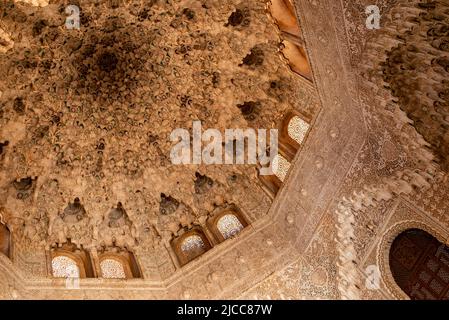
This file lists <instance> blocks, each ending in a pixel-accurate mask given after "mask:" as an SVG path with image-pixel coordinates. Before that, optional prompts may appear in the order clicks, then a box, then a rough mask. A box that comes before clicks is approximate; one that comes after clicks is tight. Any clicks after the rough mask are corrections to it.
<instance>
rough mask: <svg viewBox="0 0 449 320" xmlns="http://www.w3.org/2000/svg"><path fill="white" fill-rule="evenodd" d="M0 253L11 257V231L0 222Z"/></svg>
mask: <svg viewBox="0 0 449 320" xmlns="http://www.w3.org/2000/svg"><path fill="white" fill-rule="evenodd" d="M0 253H3V254H4V255H5V256H7V257H8V258H10V257H11V233H10V232H9V229H8V227H7V226H5V225H4V224H2V223H0Z"/></svg>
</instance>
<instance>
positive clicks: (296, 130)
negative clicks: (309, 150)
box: [287, 116, 310, 144]
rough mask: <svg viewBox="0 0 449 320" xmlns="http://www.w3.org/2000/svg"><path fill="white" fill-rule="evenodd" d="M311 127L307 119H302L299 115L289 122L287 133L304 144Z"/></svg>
mask: <svg viewBox="0 0 449 320" xmlns="http://www.w3.org/2000/svg"><path fill="white" fill-rule="evenodd" d="M309 128H310V125H309V124H308V123H307V122H306V121H305V120H303V119H301V118H300V117H299V116H293V117H291V119H290V121H289V122H288V126H287V133H288V136H289V137H290V138H292V139H293V140H295V141H296V142H297V143H298V144H302V143H303V141H304V139H305V137H306V135H307V132H308V131H309Z"/></svg>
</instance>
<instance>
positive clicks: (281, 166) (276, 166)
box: [273, 154, 291, 182]
mask: <svg viewBox="0 0 449 320" xmlns="http://www.w3.org/2000/svg"><path fill="white" fill-rule="evenodd" d="M290 167H291V164H290V162H289V161H288V160H287V159H285V158H284V157H283V156H282V155H280V154H278V155H276V156H275V157H274V159H273V171H274V174H275V175H276V177H277V178H278V179H279V180H281V181H282V182H284V181H285V178H286V177H287V174H288V171H289V170H290Z"/></svg>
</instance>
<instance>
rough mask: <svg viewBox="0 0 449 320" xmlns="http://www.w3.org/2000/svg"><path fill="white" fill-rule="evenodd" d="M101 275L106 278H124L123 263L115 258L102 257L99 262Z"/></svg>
mask: <svg viewBox="0 0 449 320" xmlns="http://www.w3.org/2000/svg"><path fill="white" fill-rule="evenodd" d="M100 268H101V276H102V277H103V278H106V279H125V278H126V273H125V268H124V267H123V264H122V263H121V262H120V261H117V260H115V259H103V260H101V262H100Z"/></svg>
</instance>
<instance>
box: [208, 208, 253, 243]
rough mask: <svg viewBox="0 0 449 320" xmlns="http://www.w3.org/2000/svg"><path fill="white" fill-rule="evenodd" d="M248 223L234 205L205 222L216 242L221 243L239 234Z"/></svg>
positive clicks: (214, 214)
mask: <svg viewBox="0 0 449 320" xmlns="http://www.w3.org/2000/svg"><path fill="white" fill-rule="evenodd" d="M247 225H248V223H247V222H246V219H245V218H244V217H243V214H242V212H241V211H240V210H238V208H237V207H236V206H235V205H230V206H229V207H227V208H225V209H221V210H220V211H218V212H215V213H213V214H212V216H211V217H210V218H209V219H208V220H207V227H208V230H210V231H211V232H212V234H213V235H214V236H215V239H216V240H217V241H218V242H223V241H225V240H227V239H229V238H232V237H234V236H236V235H237V234H239V233H240V232H241V231H242V230H243V229H244V228H245V227H246V226H247Z"/></svg>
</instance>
